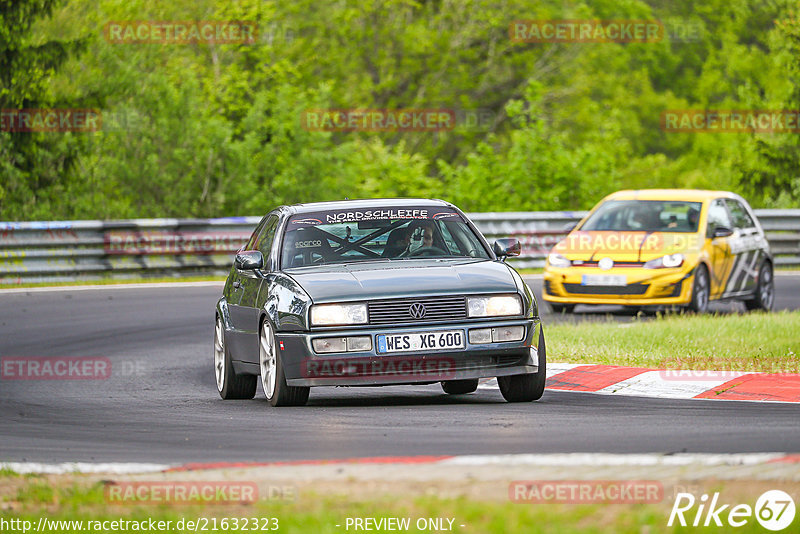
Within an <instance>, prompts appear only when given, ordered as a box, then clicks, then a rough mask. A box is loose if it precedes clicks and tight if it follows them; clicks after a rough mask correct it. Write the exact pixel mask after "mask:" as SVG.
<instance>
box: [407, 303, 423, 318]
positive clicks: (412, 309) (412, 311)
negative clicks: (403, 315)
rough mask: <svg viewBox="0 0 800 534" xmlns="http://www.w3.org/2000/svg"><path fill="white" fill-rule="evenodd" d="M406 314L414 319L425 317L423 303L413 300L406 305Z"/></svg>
mask: <svg viewBox="0 0 800 534" xmlns="http://www.w3.org/2000/svg"><path fill="white" fill-rule="evenodd" d="M408 314H409V315H410V316H411V317H413V318H414V319H422V318H423V317H425V305H424V304H422V303H420V302H415V303H414V304H412V305H411V306H409V307H408Z"/></svg>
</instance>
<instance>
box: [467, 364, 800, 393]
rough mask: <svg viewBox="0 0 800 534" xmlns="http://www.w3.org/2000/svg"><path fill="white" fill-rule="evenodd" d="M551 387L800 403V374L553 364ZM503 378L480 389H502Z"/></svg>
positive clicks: (601, 391)
mask: <svg viewBox="0 0 800 534" xmlns="http://www.w3.org/2000/svg"><path fill="white" fill-rule="evenodd" d="M546 387H547V389H551V390H562V391H579V392H585V393H599V394H602V395H629V396H637V397H655V398H663V399H714V400H740V401H741V400H744V401H762V402H800V374H789V373H780V374H768V373H747V372H741V371H676V370H659V369H648V368H641V367H622V366H618V365H583V364H572V363H551V364H548V365H547V386H546ZM496 388H497V380H496V379H491V380H488V381H486V382H483V383H482V384H480V385H479V386H478V389H496Z"/></svg>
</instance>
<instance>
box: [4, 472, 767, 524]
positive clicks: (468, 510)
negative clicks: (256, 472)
mask: <svg viewBox="0 0 800 534" xmlns="http://www.w3.org/2000/svg"><path fill="white" fill-rule="evenodd" d="M2 486H5V490H4V491H3V496H2V498H1V499H2V500H1V501H0V505H1V506H2V508H1V509H0V524H2V525H4V528H3V531H4V532H31V531H37V526H38V525H39V524H40V521H43V519H42V518H44V519H45V520H46V521H47V522H46V523H45V529H44V530H43V531H45V532H87V531H89V532H104V531H112V530H113V531H115V532H140V531H149V532H194V531H199V532H205V531H209V532H243V531H245V529H243V528H234V527H233V525H234V523H233V518H237V523H236V524H237V525H240V524H241V521H242V520H243V519H247V525H248V528H247V529H246V530H247V531H252V530H259V531H262V532H263V531H264V530H269V531H275V530H276V529H274V528H273V527H274V526H275V525H277V527H278V528H277V531H280V532H292V533H295V532H296V533H306V532H309V533H310V532H314V533H329V532H330V533H335V532H348V531H349V532H353V531H357V529H355V528H353V526H352V525H351V526H350V528H347V527H346V526H347V519H348V518H374V519H380V518H408V520H409V522H410V525H411V528H408V530H407V531H408V532H420V531H427V532H437V531H452V532H465V533H516V532H525V533H537V532H540V533H554V534H555V533H558V534H562V533H566V534H569V533H579V532H580V533H602V532H618V533H632V534H633V533H641V532H664V531H672V529H670V528H668V527H667V525H666V524H667V520H668V518H669V513H670V509H671V506H672V503H673V499H672V498H665V499H664V501H663V502H661V503H658V504H646V505H645V504H581V505H566V504H530V503H514V502H510V501H509V500H508V498H507V496H501V498H499V499H497V500H486V501H476V500H472V499H468V498H461V497H459V498H441V497H437V496H431V495H427V496H426V495H416V496H410V495H382V496H377V497H368V498H366V499H363V498H362V499H358V500H354V499H351V498H349V497H348V496H347V495H346V493H345V492H346V491H347V483H343V485H342V494H340V495H330V494H326V495H318V494H316V493H313V492H304V493H301V494H300V495H299V496H298V498H297V499H296V500H294V501H291V502H288V501H267V500H262V501H258V502H256V503H253V504H237V505H221V504H205V505H202V506H200V505H187V504H170V505H164V504H161V505H158V506H142V505H125V504H118V503H109V502H107V501H106V498H105V493H104V483H103V482H92V483H89V482H87V481H85V480H81V481H78V482H76V481H75V480H74V479H72V480H71V479H70V477H62V478H60V479H53V478H51V477H33V478H31V479H25V480H23V481H20V479H19V478H16V479H13V480H9V479H5V478H3V477H0V487H2ZM722 487H723V485H721V484H719V483H717V488H718V490H721V489H722ZM717 488H715V489H717ZM225 518H227V520H226V523H224V524H223V521H222V520H223V519H225ZM253 518H255V519H257V522H256V524H257V525H258V528H256V529H253V528H250V525H251V523H252V519H253ZM271 518H275V519H276V521H272V519H271ZM428 518H431V519H435V520H436V519H438V520H440V521H442V522H441V523H439V524H440V525H441V526H442V527H447V528H439V529H436V528H427V529H419V528H417V522H418V521H420V520H426V519H428ZM448 520H452V523H451V522H449V521H448ZM111 521H118V522H121V521H136V522H142V521H145V522H149V521H152V522H153V523H156V524H157V523H158V522H163V523H162V525H163V528H162V527H155V529H154V527H153V526H152V524H153V523H151V524H150V525H151V526H149V527H148V526H147V523H145V524H144V525H145V526H144V528H142V526H137V527H135V528H134V527H133V525H131V524H125V523H117V524H116V528H114V526H113V524H111V523H110V522H111ZM188 521H192V522H193V523H194V524H195V525H197V524H198V522H199V528H194V527H192V526H190V524H189V523H187V522H188ZM3 522H5V523H3ZM24 522H27V523H24ZM70 522H71V523H70ZM105 522H109V523H105ZM167 522H169V523H167ZM103 525H107V526H103ZM265 525H266V526H267V527H269V528H266V529H265V528H263V527H264V526H265ZM212 527H216V528H212ZM24 528H27V531H26V530H24ZM700 530H703V529H700ZM705 530H707V529H705ZM736 530H737V532H743V533H749V532H763V529H761V527H760V526H759V525H758V523H757V522H755V521H753V520H751V521H749V522H748V524H747V525H745V527H743V528H737V529H736ZM40 531H41V530H40ZM681 531H686V530H681ZM689 531H693V529H691V528H690V529H689Z"/></svg>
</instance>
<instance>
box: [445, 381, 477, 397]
mask: <svg viewBox="0 0 800 534" xmlns="http://www.w3.org/2000/svg"><path fill="white" fill-rule="evenodd" d="M442 389H443V390H444V392H445V393H447V394H448V395H464V394H467V393H472V392H473V391H475V390H476V389H478V379H477V378H470V379H466V380H448V381H446V382H442Z"/></svg>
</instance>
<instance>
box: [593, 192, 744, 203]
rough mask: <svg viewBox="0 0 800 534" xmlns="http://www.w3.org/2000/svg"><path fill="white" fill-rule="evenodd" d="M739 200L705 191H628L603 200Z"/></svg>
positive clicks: (613, 194) (611, 195) (728, 193)
mask: <svg viewBox="0 0 800 534" xmlns="http://www.w3.org/2000/svg"><path fill="white" fill-rule="evenodd" d="M720 197H722V198H739V195H737V194H735V193H731V192H730V191H709V190H705V189H626V190H624V191H617V192H616V193H611V194H610V195H608V196H607V197H606V198H604V199H603V200H687V201H696V202H700V201H703V200H710V199H714V198H720Z"/></svg>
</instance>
